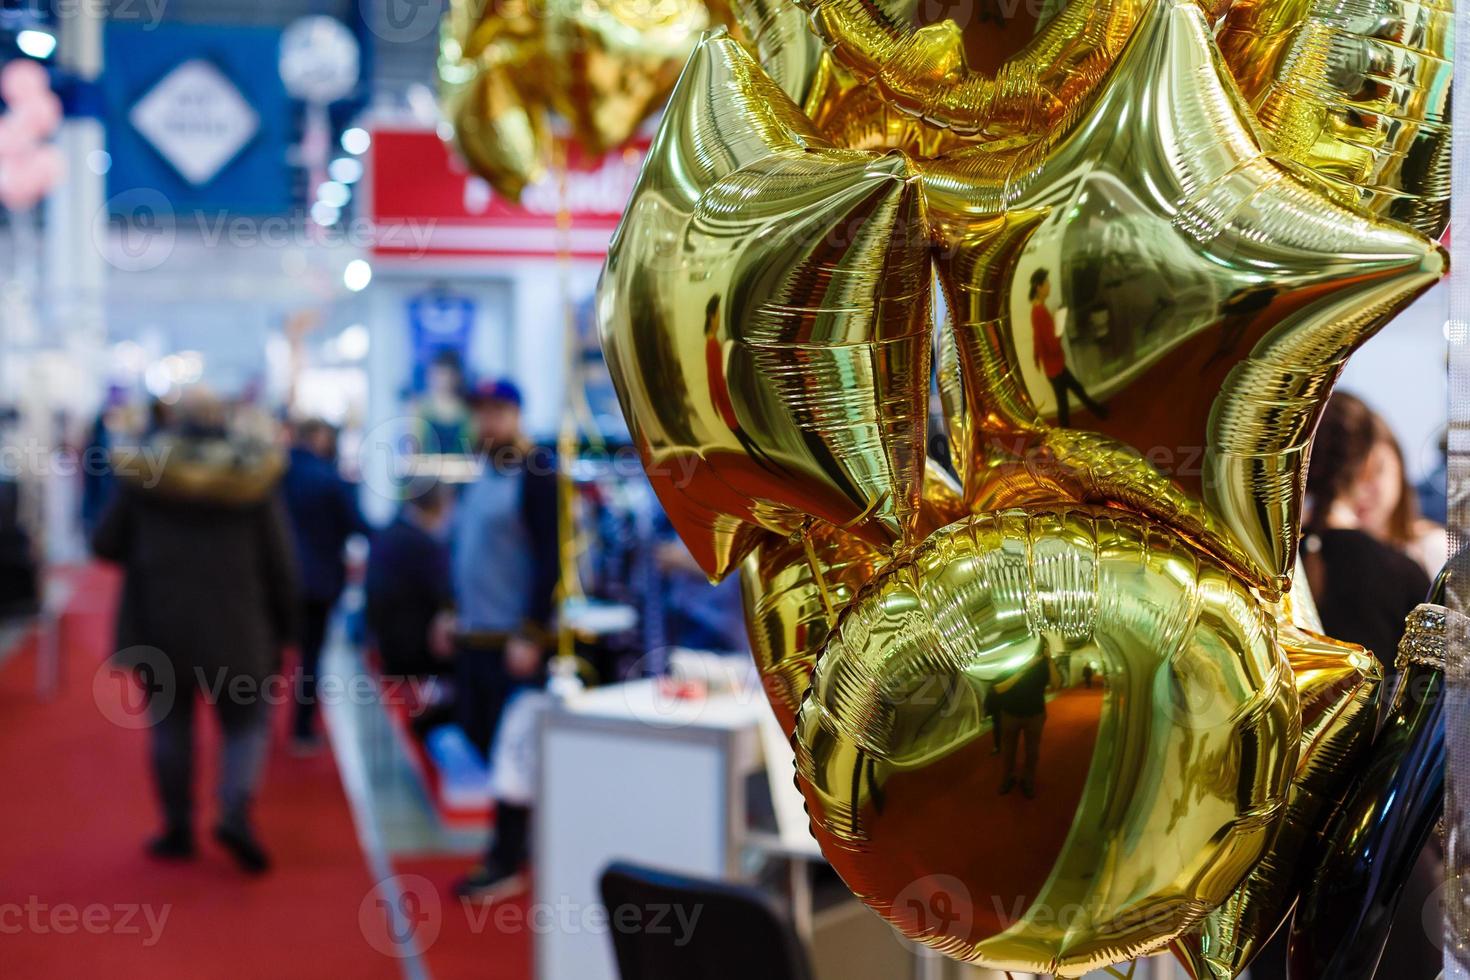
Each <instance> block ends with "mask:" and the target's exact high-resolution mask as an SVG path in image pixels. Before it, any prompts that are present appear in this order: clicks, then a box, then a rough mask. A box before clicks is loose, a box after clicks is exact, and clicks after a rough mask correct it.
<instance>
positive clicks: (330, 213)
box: [311, 201, 342, 228]
mask: <svg viewBox="0 0 1470 980" xmlns="http://www.w3.org/2000/svg"><path fill="white" fill-rule="evenodd" d="M340 217H342V211H341V209H340V208H338V207H336V206H335V205H332V204H328V203H327V202H326V201H317V202H316V203H315V204H313V205H312V206H311V220H312V221H315V222H316V223H317V224H319V225H321V226H322V227H323V228H325V227H327V226H328V225H335V224H336V223H337V219H338V218H340Z"/></svg>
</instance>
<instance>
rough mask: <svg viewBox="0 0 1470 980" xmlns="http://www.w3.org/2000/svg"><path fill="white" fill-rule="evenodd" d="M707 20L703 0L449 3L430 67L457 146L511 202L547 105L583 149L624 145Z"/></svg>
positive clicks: (536, 168)
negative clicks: (435, 64)
mask: <svg viewBox="0 0 1470 980" xmlns="http://www.w3.org/2000/svg"><path fill="white" fill-rule="evenodd" d="M708 24H709V10H708V9H707V8H706V7H705V5H704V4H703V3H702V2H701V0H506V2H496V3H490V2H488V0H450V6H449V12H448V13H447V14H446V15H445V18H444V22H443V24H442V26H441V30H440V43H439V68H438V71H439V88H440V100H441V102H442V104H443V108H444V114H445V117H446V118H447V119H448V120H449V122H450V124H451V126H452V127H453V130H454V141H455V145H456V146H457V147H458V148H459V149H460V151H461V153H462V154H463V155H464V157H465V160H466V161H467V162H468V163H469V165H470V167H471V168H472V169H473V170H474V171H475V172H476V173H478V174H479V175H480V176H482V177H484V178H485V179H486V180H487V181H489V182H490V184H491V186H492V187H494V188H495V190H496V191H497V192H498V193H500V194H502V195H504V196H506V197H508V198H510V199H511V200H518V199H519V198H520V194H521V191H522V190H524V188H525V186H526V184H528V183H530V182H531V181H533V180H535V179H537V178H538V177H539V176H540V175H541V173H542V172H543V171H544V170H545V168H546V165H547V162H548V159H549V156H550V152H551V143H550V138H549V135H548V134H549V133H550V123H549V121H548V118H547V113H548V112H550V111H553V110H554V111H556V112H557V113H560V114H561V115H562V116H563V117H564V118H565V119H566V120H567V122H568V123H569V125H570V127H571V131H572V137H573V139H575V140H576V141H577V143H578V144H579V145H580V146H581V147H582V148H583V149H584V150H586V151H587V152H588V153H589V154H590V155H592V156H599V155H601V154H603V153H605V152H607V151H608V150H610V149H613V148H615V147H617V146H619V145H621V144H623V143H625V142H627V141H628V140H629V139H630V138H631V137H632V136H633V135H634V134H635V133H636V132H637V131H638V127H639V126H641V125H642V124H643V121H644V120H645V119H647V118H648V117H649V116H650V115H652V114H653V113H654V112H656V111H657V110H658V109H659V107H660V106H661V105H662V104H663V101H664V98H665V97H666V96H667V95H668V92H669V89H670V87H671V86H672V85H673V83H674V79H675V78H676V77H677V76H678V73H679V66H680V65H681V64H683V62H684V59H685V58H686V57H687V56H688V54H689V51H690V49H691V48H692V47H693V45H694V42H695V39H696V38H698V36H699V34H700V32H701V31H703V30H704V29H705V28H706V27H707V26H708Z"/></svg>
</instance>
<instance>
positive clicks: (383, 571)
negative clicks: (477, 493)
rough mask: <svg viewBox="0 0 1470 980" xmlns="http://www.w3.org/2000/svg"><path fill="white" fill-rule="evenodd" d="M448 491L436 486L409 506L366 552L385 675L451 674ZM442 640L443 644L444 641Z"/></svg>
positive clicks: (370, 615)
mask: <svg viewBox="0 0 1470 980" xmlns="http://www.w3.org/2000/svg"><path fill="white" fill-rule="evenodd" d="M450 500H451V495H450V491H449V488H448V487H447V486H445V485H444V484H441V483H433V484H430V485H429V486H427V487H425V488H422V489H421V491H420V492H419V493H418V494H417V495H416V496H415V497H413V498H412V499H410V500H408V501H406V502H405V503H404V505H403V507H402V509H401V510H399V512H398V516H397V517H395V518H394V519H393V522H392V523H391V524H389V525H388V526H387V527H386V528H384V529H383V530H382V531H381V532H379V533H378V534H377V535H376V536H375V537H374V538H373V542H372V547H371V549H370V550H369V551H368V562H367V575H366V582H365V588H364V591H365V592H366V594H367V622H368V628H369V629H370V630H372V634H373V637H374V639H375V640H376V641H377V645H378V656H379V657H380V658H381V660H382V663H383V671H384V672H385V673H386V674H388V675H390V676H394V677H426V676H437V675H442V674H445V673H448V672H449V670H450V667H451V661H450V660H449V658H448V656H447V654H448V652H449V650H448V646H447V641H448V639H449V635H448V633H447V632H445V631H444V630H443V629H441V628H440V627H442V626H444V625H447V621H448V620H450V619H452V614H453V609H454V586H453V583H452V582H451V581H450V576H449V545H448V543H447V542H446V541H445V539H444V528H445V525H446V523H447V519H448V517H449V511H450ZM441 636H442V641H441V639H440V637H441Z"/></svg>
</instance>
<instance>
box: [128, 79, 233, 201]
mask: <svg viewBox="0 0 1470 980" xmlns="http://www.w3.org/2000/svg"><path fill="white" fill-rule="evenodd" d="M128 120H129V121H130V122H131V123H132V124H133V128H134V129H136V130H137V131H138V132H139V133H142V134H143V138H144V139H146V140H148V142H149V143H151V144H153V148H154V149H155V150H157V151H158V152H159V154H160V155H162V156H163V158H164V159H165V160H167V161H168V162H169V163H170V164H171V165H172V166H173V168H174V169H175V170H177V171H178V172H179V174H180V175H182V176H183V178H184V179H185V180H187V181H188V182H189V183H191V184H194V185H196V186H197V185H199V184H207V183H209V182H210V181H211V180H213V179H214V178H215V176H216V175H217V174H218V173H219V172H220V171H221V170H222V169H224V166H225V164H227V163H229V162H230V161H231V160H233V159H234V158H235V156H236V154H238V153H239V152H240V151H241V150H242V149H244V147H245V144H246V143H249V142H250V139H251V137H253V136H254V135H255V134H256V132H257V131H258V130H259V129H260V116H259V115H258V114H257V113H256V111H255V109H253V108H252V107H251V105H250V103H249V102H247V101H245V97H244V96H242V95H241V94H240V90H239V89H238V88H236V87H235V84H234V83H233V82H231V81H230V80H229V79H228V78H226V77H225V75H224V73H223V72H221V71H220V70H219V69H218V68H216V67H215V66H214V65H212V64H210V63H209V62H208V61H205V60H203V59H201V58H195V59H193V60H190V61H185V62H184V63H182V64H181V65H179V66H178V67H177V68H175V69H174V70H173V71H171V72H169V73H168V74H167V75H165V76H163V78H161V79H159V81H158V84H157V85H155V86H153V88H151V89H149V90H148V94H147V95H145V96H143V98H141V99H139V100H138V102H137V103H136V104H135V105H134V106H133V111H132V112H130V113H129V114H128Z"/></svg>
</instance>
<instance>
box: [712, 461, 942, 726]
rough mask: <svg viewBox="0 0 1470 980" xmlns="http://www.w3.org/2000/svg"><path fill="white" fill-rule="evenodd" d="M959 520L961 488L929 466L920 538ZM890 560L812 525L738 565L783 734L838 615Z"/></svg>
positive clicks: (754, 647) (773, 540)
mask: <svg viewBox="0 0 1470 980" xmlns="http://www.w3.org/2000/svg"><path fill="white" fill-rule="evenodd" d="M964 513H965V506H964V503H963V501H961V499H960V492H959V487H958V486H956V485H955V483H954V481H953V479H952V478H951V477H950V476H949V475H948V474H947V473H945V472H944V471H943V470H942V469H940V468H939V466H938V464H936V463H934V462H933V461H932V460H931V461H930V463H929V467H928V472H927V475H926V477H925V480H924V499H923V502H922V503H921V504H920V509H919V527H918V533H919V534H920V535H922V536H927V535H929V534H930V533H932V532H933V531H937V530H938V529H939V528H941V527H944V526H945V525H946V524H949V523H951V522H953V521H955V520H957V519H958V518H960V517H961V516H963V515H964ZM889 557H890V556H889V555H887V554H886V553H885V552H883V551H881V550H879V549H878V548H875V547H873V546H872V545H870V544H868V543H867V542H865V541H862V540H861V539H859V538H856V537H854V536H853V535H851V534H847V533H845V532H843V531H839V530H838V529H837V528H835V527H832V526H831V525H828V524H815V525H813V526H811V527H809V528H805V529H803V531H801V532H798V534H797V535H796V536H795V537H794V538H784V539H783V538H778V537H776V536H775V535H767V536H766V537H765V538H763V539H762V540H761V543H760V544H759V546H758V547H757V548H756V549H755V550H754V551H753V552H751V554H750V557H748V558H746V559H745V562H744V564H743V565H741V575H740V584H741V592H742V594H743V596H744V599H745V621H746V625H747V628H748V631H749V633H750V649H751V654H752V655H753V656H754V657H755V665H756V669H757V670H758V671H759V673H760V677H761V684H762V686H763V687H764V688H765V691H766V697H767V698H768V699H769V700H770V702H771V708H772V709H773V710H774V711H775V712H776V718H777V720H778V721H780V723H781V729H782V730H783V731H785V732H787V733H788V734H789V733H790V732H792V731H794V730H795V728H796V712H797V710H798V709H799V708H800V707H801V701H802V698H804V697H805V696H806V692H807V688H808V687H809V686H810V685H811V676H812V670H813V669H815V667H816V664H817V658H818V657H819V656H821V651H822V648H823V647H824V646H825V645H826V642H827V634H828V632H829V631H830V629H831V626H832V624H833V623H834V622H835V621H836V618H837V615H838V614H839V613H840V612H841V611H842V610H843V609H845V608H846V607H847V605H848V603H849V602H851V601H852V598H853V597H854V596H855V595H857V593H858V590H859V589H860V588H862V586H864V585H866V584H867V582H868V581H869V580H870V579H871V578H872V577H873V575H874V574H875V573H876V572H877V571H878V569H879V568H881V567H882V566H883V565H884V564H885V563H886V562H887V561H888V560H889Z"/></svg>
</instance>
